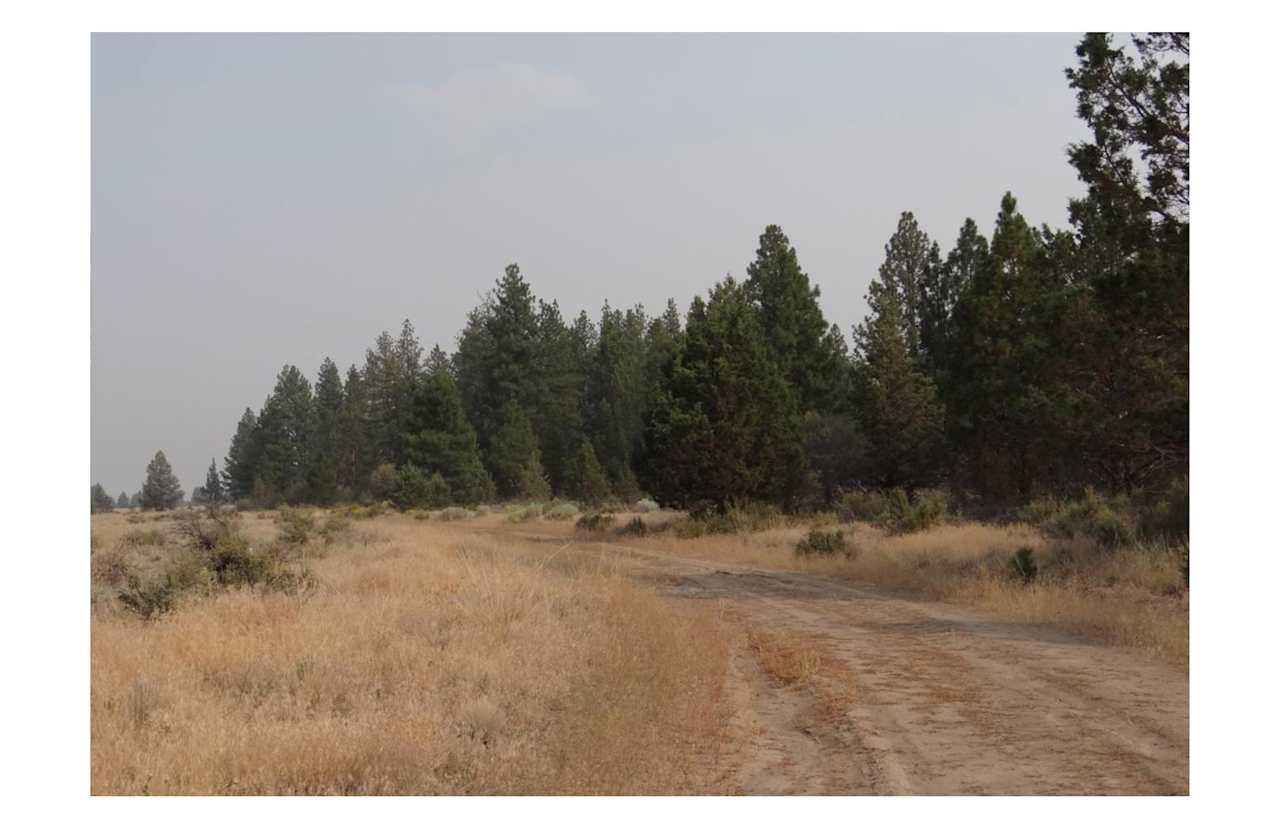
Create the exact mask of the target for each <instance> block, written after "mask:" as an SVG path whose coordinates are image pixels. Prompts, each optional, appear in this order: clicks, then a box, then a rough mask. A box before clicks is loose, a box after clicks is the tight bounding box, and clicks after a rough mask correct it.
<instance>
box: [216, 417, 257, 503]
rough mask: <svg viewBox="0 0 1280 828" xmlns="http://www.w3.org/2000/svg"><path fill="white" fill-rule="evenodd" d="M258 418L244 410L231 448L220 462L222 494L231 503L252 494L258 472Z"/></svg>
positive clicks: (232, 439)
mask: <svg viewBox="0 0 1280 828" xmlns="http://www.w3.org/2000/svg"><path fill="white" fill-rule="evenodd" d="M258 454H259V441H258V418H257V416H255V415H254V413H253V409H251V408H246V409H245V410H244V414H242V415H241V416H240V422H239V424H238V425H237V426H236V433H235V435H234V436H233V437H232V438H231V447H230V448H229V449H227V456H226V457H225V458H224V459H223V461H222V480H223V484H224V485H223V487H222V489H223V493H224V494H225V496H226V498H227V499H228V500H231V501H236V500H243V499H244V498H247V497H249V496H250V495H251V494H252V493H253V481H254V478H255V477H256V476H257V471H258Z"/></svg>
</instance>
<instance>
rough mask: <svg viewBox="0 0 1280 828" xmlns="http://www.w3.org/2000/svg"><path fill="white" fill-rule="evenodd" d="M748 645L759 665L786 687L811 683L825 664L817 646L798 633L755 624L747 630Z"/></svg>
mask: <svg viewBox="0 0 1280 828" xmlns="http://www.w3.org/2000/svg"><path fill="white" fill-rule="evenodd" d="M747 646H748V647H749V648H750V650H751V653H752V655H754V656H755V659H756V663H757V664H759V665H760V669H762V670H764V672H765V674H766V675H768V676H769V677H770V678H772V679H773V680H774V681H776V682H778V683H779V684H782V685H783V686H785V687H790V686H793V685H797V684H806V683H808V682H809V681H811V680H812V679H813V677H814V676H816V675H817V674H818V671H819V670H820V669H821V668H822V656H821V654H820V653H819V652H818V649H817V648H816V647H814V646H812V645H811V644H809V643H808V642H806V641H804V640H802V639H799V638H797V637H796V636H785V635H778V634H775V633H769V632H765V631H764V630H761V629H758V628H754V627H752V628H749V629H748V630H747Z"/></svg>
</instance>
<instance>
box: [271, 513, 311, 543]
mask: <svg viewBox="0 0 1280 828" xmlns="http://www.w3.org/2000/svg"><path fill="white" fill-rule="evenodd" d="M276 523H277V524H279V526H280V542H281V543H284V544H287V545H289V546H301V545H303V544H305V543H306V542H307V541H309V540H310V539H311V535H312V533H313V532H315V531H316V519H315V515H313V514H312V513H311V511H310V510H308V509H290V508H285V509H281V510H280V512H279V514H277V515H276Z"/></svg>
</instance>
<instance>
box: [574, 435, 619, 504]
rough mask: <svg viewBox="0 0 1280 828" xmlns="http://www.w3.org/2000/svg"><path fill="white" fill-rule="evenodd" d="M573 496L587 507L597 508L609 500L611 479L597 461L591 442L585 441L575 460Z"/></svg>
mask: <svg viewBox="0 0 1280 828" xmlns="http://www.w3.org/2000/svg"><path fill="white" fill-rule="evenodd" d="M573 471H574V475H573V488H572V494H573V495H574V497H576V498H577V499H578V500H579V501H581V502H582V503H583V504H585V505H587V506H596V505H599V504H600V503H603V502H604V501H606V500H608V499H609V498H610V496H611V495H612V492H610V490H609V478H608V477H606V476H605V473H604V469H603V468H601V466H600V463H599V461H598V460H596V453H595V450H594V449H593V448H592V447H591V442H590V441H589V440H583V441H582V444H581V445H580V446H579V447H578V454H577V456H576V457H575V458H574V469H573Z"/></svg>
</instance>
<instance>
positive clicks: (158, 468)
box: [142, 451, 183, 510]
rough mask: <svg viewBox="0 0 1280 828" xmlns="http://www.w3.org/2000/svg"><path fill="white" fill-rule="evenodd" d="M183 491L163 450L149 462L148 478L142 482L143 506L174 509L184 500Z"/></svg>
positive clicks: (145, 507) (146, 507)
mask: <svg viewBox="0 0 1280 828" xmlns="http://www.w3.org/2000/svg"><path fill="white" fill-rule="evenodd" d="M182 497H183V491H182V487H181V486H180V485H179V483H178V478H177V476H176V475H174V473H173V469H172V467H170V466H169V460H168V459H167V458H166V457H165V456H164V452H163V451H157V452H156V456H155V457H153V458H152V459H151V462H150V463H148V464H147V479H146V482H144V483H143V484H142V508H144V509H158V510H165V509H172V508H173V507H175V506H177V505H178V504H179V503H181V502H182Z"/></svg>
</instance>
